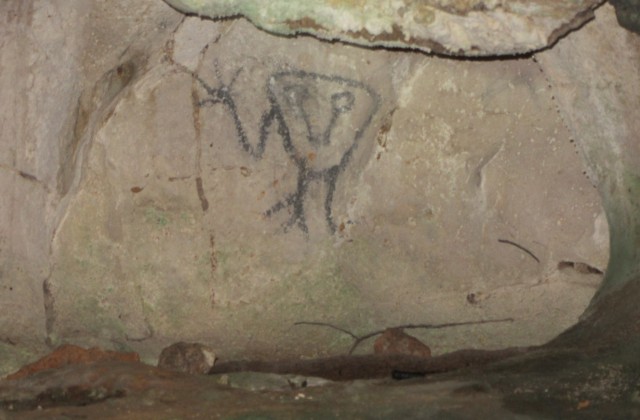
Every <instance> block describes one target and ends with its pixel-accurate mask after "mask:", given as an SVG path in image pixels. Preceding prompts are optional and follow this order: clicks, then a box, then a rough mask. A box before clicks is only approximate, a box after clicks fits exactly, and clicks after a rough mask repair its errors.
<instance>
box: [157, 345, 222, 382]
mask: <svg viewBox="0 0 640 420" xmlns="http://www.w3.org/2000/svg"><path fill="white" fill-rule="evenodd" d="M215 360H216V355H215V353H214V352H213V350H212V349H211V348H210V347H207V346H205V345H204V344H200V343H185V342H182V341H181V342H179V343H174V344H172V345H170V346H169V347H165V348H164V349H163V350H162V352H161V353H160V358H159V360H158V367H159V368H162V369H167V370H174V371H177V372H186V373H192V374H206V373H209V370H211V368H212V367H213V364H214V363H215Z"/></svg>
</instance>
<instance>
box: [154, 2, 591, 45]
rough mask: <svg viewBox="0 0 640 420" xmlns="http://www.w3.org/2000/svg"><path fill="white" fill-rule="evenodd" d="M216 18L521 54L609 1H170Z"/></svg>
mask: <svg viewBox="0 0 640 420" xmlns="http://www.w3.org/2000/svg"><path fill="white" fill-rule="evenodd" d="M165 1H167V3H169V4H171V5H172V6H174V7H176V8H177V9H179V10H181V11H183V12H188V13H195V14H198V15H201V16H209V17H212V18H226V17H236V16H244V17H246V18H247V19H249V20H250V21H251V22H253V23H254V24H255V25H256V26H258V27H260V28H262V29H265V30H267V31H269V32H275V33H279V34H285V35H292V34H312V35H314V36H317V37H319V38H323V39H328V40H335V39H339V40H342V41H347V42H350V43H355V44H360V45H366V46H384V47H398V48H415V49H419V50H422V51H425V52H437V53H444V54H451V55H464V56H482V55H504V54H506V55H513V54H522V53H527V52H531V51H535V50H539V49H541V48H544V47H547V46H549V45H551V44H553V43H555V42H556V41H557V40H558V38H560V37H561V36H563V35H566V33H567V32H569V31H571V30H573V29H575V28H578V27H579V26H581V25H582V24H583V23H584V22H586V21H587V20H589V19H591V18H592V17H593V13H592V12H593V9H594V8H595V7H597V6H598V5H599V4H601V3H602V0H554V1H549V0H510V1H504V0H421V1H415V0H402V1H392V0H382V1H381V0H358V1H353V0H344V1H336V0H323V1H313V2H291V1H287V0H276V1H269V2H264V1H261V0H251V1H246V0H243V1H233V0H205V1H202V0H165Z"/></svg>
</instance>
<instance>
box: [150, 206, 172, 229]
mask: <svg viewBox="0 0 640 420" xmlns="http://www.w3.org/2000/svg"><path fill="white" fill-rule="evenodd" d="M144 220H145V222H147V223H149V224H152V225H155V226H158V227H164V226H167V225H168V224H169V220H170V219H169V216H168V214H167V213H166V212H164V211H162V210H159V209H157V208H155V207H147V208H146V209H145V212H144Z"/></svg>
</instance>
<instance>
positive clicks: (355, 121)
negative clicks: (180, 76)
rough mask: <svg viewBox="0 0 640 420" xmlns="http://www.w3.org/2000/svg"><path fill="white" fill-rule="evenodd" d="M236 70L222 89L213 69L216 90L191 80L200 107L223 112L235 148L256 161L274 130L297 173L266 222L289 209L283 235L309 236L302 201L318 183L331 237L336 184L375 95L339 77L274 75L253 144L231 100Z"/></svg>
mask: <svg viewBox="0 0 640 420" xmlns="http://www.w3.org/2000/svg"><path fill="white" fill-rule="evenodd" d="M241 70H242V69H240V70H238V71H237V72H236V73H235V75H234V76H233V77H232V79H231V81H230V82H229V83H228V84H225V83H224V82H223V81H222V76H221V75H220V73H219V71H218V69H217V66H216V76H217V78H218V87H215V88H214V87H211V86H210V85H208V84H207V83H206V82H205V81H204V80H202V79H201V78H200V77H199V76H197V75H194V77H195V78H196V80H197V81H198V83H199V84H200V85H201V86H202V87H203V89H204V90H205V91H206V92H207V97H206V98H205V99H203V100H202V101H200V103H199V105H200V106H212V105H215V104H221V105H223V106H224V107H226V108H227V109H228V110H229V112H230V114H231V117H232V118H233V122H234V125H235V128H236V132H237V135H238V142H239V143H240V146H241V147H242V148H243V150H244V151H246V152H247V153H249V154H250V155H251V156H253V157H254V158H256V159H260V158H261V157H262V155H263V153H264V150H265V145H266V141H267V138H268V136H269V132H270V127H271V126H272V125H273V124H275V127H276V130H277V133H278V135H279V136H280V137H281V138H282V145H283V147H284V150H285V152H286V153H287V155H288V156H289V158H290V159H291V160H292V161H293V162H294V163H295V166H296V167H297V169H298V178H297V187H296V190H295V191H294V192H292V193H290V194H288V195H287V196H285V197H283V198H282V199H281V200H280V201H278V202H277V203H275V204H274V205H273V206H272V207H271V208H269V209H267V210H266V211H265V212H264V214H265V215H266V216H267V217H269V216H271V215H273V214H275V213H277V212H279V211H281V210H283V209H286V208H290V209H291V217H290V218H289V220H288V221H287V222H286V223H285V230H287V229H289V228H290V227H292V226H294V227H298V228H299V229H300V230H302V232H304V233H305V234H308V232H309V230H308V227H307V223H306V218H305V210H304V204H305V197H306V194H307V191H308V188H309V185H310V184H311V183H312V182H322V183H324V184H325V186H326V189H325V191H326V196H325V199H324V213H325V218H326V222H327V225H328V228H329V230H330V231H331V233H334V232H335V230H336V224H335V223H334V221H333V217H332V202H333V196H334V192H335V188H336V181H337V179H338V176H339V175H340V173H341V172H342V171H344V170H345V168H346V167H347V165H348V163H349V161H350V159H351V158H352V155H353V152H354V150H355V149H356V147H357V145H358V143H359V142H360V141H361V139H362V137H363V135H364V133H365V131H366V130H367V128H368V127H369V125H370V124H371V121H372V119H373V116H374V115H375V113H376V112H377V111H378V108H379V104H380V98H379V96H378V94H377V93H376V92H375V91H374V90H373V89H371V88H370V87H369V86H367V85H365V84H363V83H361V82H358V81H356V80H351V79H347V78H343V77H340V76H328V75H323V74H318V73H309V72H305V71H300V70H294V71H282V72H277V73H275V74H272V75H271V77H269V79H268V81H267V86H266V95H267V99H268V103H269V109H267V110H266V111H265V112H264V113H263V114H262V117H261V121H260V135H259V139H258V141H257V143H252V142H251V141H249V139H248V138H247V135H246V132H245V130H244V129H243V124H242V121H241V120H240V116H239V115H238V108H237V106H236V103H235V100H234V95H233V85H234V83H235V81H236V79H237V78H238V75H239V74H240V71H241ZM356 110H357V111H359V112H358V113H357V115H356V116H353V115H349V114H350V113H352V112H354V111H356ZM352 117H353V118H352Z"/></svg>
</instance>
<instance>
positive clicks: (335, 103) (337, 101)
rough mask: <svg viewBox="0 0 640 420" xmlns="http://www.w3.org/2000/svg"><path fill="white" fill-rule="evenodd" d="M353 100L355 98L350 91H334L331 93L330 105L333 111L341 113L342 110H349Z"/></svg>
mask: <svg viewBox="0 0 640 420" xmlns="http://www.w3.org/2000/svg"><path fill="white" fill-rule="evenodd" d="M355 100H356V98H355V97H354V96H353V93H351V92H347V91H344V92H340V93H334V94H333V95H331V106H332V107H333V110H334V111H335V112H337V113H339V114H342V113H344V112H347V111H351V109H352V108H353V103H354V102H355Z"/></svg>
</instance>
